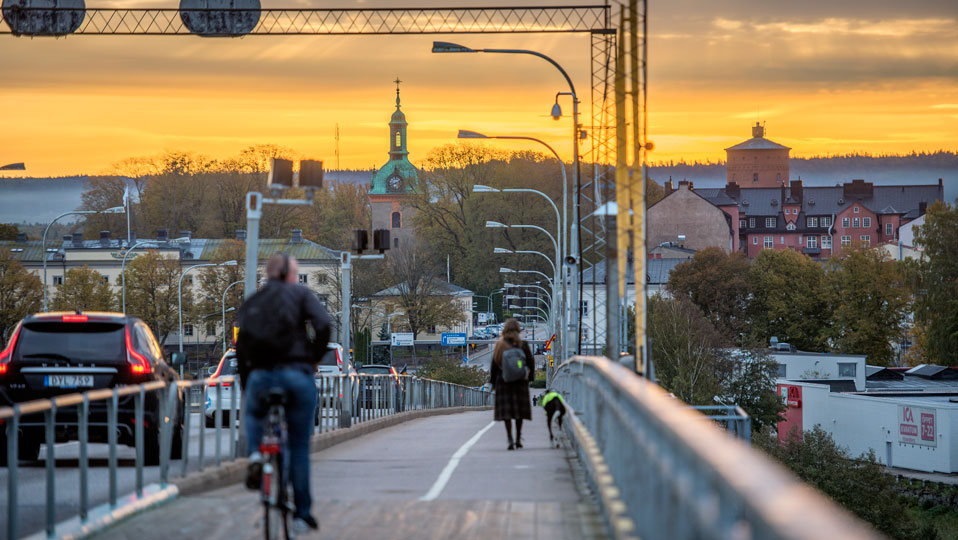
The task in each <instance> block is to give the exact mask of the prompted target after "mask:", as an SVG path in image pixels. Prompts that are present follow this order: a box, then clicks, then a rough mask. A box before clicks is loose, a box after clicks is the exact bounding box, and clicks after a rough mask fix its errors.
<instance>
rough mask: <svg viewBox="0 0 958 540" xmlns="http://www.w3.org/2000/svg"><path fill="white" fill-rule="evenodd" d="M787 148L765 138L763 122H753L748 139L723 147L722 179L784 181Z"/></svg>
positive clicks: (749, 183)
mask: <svg viewBox="0 0 958 540" xmlns="http://www.w3.org/2000/svg"><path fill="white" fill-rule="evenodd" d="M790 150H791V148H789V147H787V146H782V145H780V144H778V143H777V142H773V141H770V140H768V139H766V138H765V126H763V125H762V124H759V123H758V122H755V125H754V126H752V138H751V139H749V140H747V141H744V142H741V143H739V144H736V145H735V146H731V147H729V148H726V149H725V156H726V159H725V176H726V180H725V181H726V182H727V183H736V184H738V185H740V186H742V187H778V186H780V185H782V184H783V183H787V182H788V152H789V151H790Z"/></svg>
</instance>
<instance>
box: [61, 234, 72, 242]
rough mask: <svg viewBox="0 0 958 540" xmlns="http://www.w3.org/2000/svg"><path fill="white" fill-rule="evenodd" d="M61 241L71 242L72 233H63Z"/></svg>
mask: <svg viewBox="0 0 958 540" xmlns="http://www.w3.org/2000/svg"><path fill="white" fill-rule="evenodd" d="M63 241H64V242H72V241H73V235H72V234H64V235H63Z"/></svg>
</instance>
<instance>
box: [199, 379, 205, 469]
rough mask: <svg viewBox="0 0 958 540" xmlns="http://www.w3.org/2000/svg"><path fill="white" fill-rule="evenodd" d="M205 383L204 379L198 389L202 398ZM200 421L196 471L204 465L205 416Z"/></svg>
mask: <svg viewBox="0 0 958 540" xmlns="http://www.w3.org/2000/svg"><path fill="white" fill-rule="evenodd" d="M206 383H207V381H206V379H204V380H203V382H202V383H201V386H200V388H202V389H203V394H202V395H204V396H205V395H206V388H207V386H206ZM200 420H201V421H200V425H199V427H198V429H199V431H200V442H199V445H200V448H199V451H200V452H199V453H200V455H199V457H198V458H197V463H198V465H197V466H198V470H200V471H202V470H203V467H204V466H205V465H206V459H205V458H206V418H205V415H204V418H201V419H200Z"/></svg>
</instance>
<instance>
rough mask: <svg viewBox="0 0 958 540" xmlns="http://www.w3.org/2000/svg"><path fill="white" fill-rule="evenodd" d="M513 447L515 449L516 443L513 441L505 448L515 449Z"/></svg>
mask: <svg viewBox="0 0 958 540" xmlns="http://www.w3.org/2000/svg"><path fill="white" fill-rule="evenodd" d="M515 449H516V445H515V444H513V443H509V448H506V450H515Z"/></svg>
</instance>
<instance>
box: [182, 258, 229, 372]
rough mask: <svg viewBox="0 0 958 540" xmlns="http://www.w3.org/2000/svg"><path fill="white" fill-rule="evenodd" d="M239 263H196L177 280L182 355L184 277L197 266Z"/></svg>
mask: <svg viewBox="0 0 958 540" xmlns="http://www.w3.org/2000/svg"><path fill="white" fill-rule="evenodd" d="M237 264H238V263H237V262H236V261H226V262H222V263H203V264H194V265H193V266H191V267H189V268H187V269H186V270H184V271H183V273H182V274H180V279H179V280H177V283H176V302H177V312H178V313H179V318H180V324H179V329H180V334H179V338H180V356H182V355H183V278H185V277H186V274H188V273H189V272H190V270H194V269H196V268H203V267H206V266H236V265H237ZM214 315H215V314H214ZM182 376H183V364H180V377H182Z"/></svg>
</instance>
